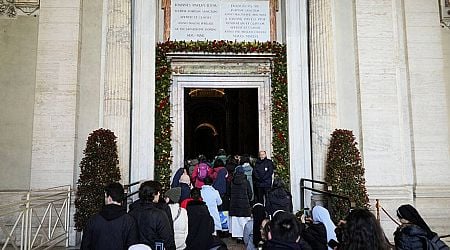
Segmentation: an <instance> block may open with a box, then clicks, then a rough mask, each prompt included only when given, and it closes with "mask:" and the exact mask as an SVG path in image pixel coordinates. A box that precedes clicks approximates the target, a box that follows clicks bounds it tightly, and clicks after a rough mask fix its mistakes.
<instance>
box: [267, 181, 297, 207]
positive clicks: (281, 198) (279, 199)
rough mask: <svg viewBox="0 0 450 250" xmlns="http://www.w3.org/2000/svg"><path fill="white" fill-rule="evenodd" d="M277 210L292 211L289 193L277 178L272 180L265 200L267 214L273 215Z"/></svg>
mask: <svg viewBox="0 0 450 250" xmlns="http://www.w3.org/2000/svg"><path fill="white" fill-rule="evenodd" d="M277 210H283V211H286V212H292V199H291V194H290V193H289V192H288V191H286V190H285V189H284V184H283V182H282V181H281V180H279V179H275V180H274V181H273V187H272V189H271V190H270V191H269V193H268V194H267V200H266V211H267V213H268V214H269V215H273V213H275V212H276V211H277Z"/></svg>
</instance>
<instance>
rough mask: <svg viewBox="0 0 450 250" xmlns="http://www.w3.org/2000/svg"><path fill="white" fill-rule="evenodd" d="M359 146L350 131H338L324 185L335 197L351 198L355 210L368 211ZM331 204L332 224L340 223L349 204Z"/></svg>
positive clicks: (334, 202)
mask: <svg viewBox="0 0 450 250" xmlns="http://www.w3.org/2000/svg"><path fill="white" fill-rule="evenodd" d="M357 144H358V143H357V142H356V141H355V136H354V135H353V132H352V131H350V130H344V129H336V130H335V131H334V132H333V133H332V134H331V139H330V145H329V149H328V155H327V161H326V176H325V181H326V182H327V183H328V185H329V186H331V188H332V192H333V193H334V194H337V195H341V196H346V197H349V198H350V200H351V203H352V206H354V207H359V208H368V207H369V197H368V195H367V190H366V186H365V182H366V181H365V178H364V167H363V165H362V161H361V154H360V152H359V149H358V148H357ZM330 203H331V204H328V207H329V209H330V212H331V216H332V219H333V221H334V222H335V223H337V222H338V221H339V220H341V219H344V218H345V216H346V215H347V214H348V212H349V210H348V209H349V207H348V204H346V202H345V201H343V200H341V199H338V198H331V199H330Z"/></svg>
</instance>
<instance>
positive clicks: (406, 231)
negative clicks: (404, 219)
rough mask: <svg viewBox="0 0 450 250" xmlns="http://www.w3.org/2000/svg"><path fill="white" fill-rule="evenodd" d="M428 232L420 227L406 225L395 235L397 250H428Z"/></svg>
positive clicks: (398, 229)
mask: <svg viewBox="0 0 450 250" xmlns="http://www.w3.org/2000/svg"><path fill="white" fill-rule="evenodd" d="M426 239H427V232H426V231H425V230H423V229H422V228H420V227H419V226H416V225H413V224H405V225H402V226H400V227H398V228H397V230H396V231H395V233H394V241H395V248H396V249H398V250H412V249H415V250H416V249H425V250H426V249H427V245H426Z"/></svg>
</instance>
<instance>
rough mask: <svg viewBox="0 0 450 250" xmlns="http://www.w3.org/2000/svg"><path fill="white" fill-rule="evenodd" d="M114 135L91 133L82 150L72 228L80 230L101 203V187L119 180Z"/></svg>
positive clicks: (99, 130) (110, 132)
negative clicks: (73, 225) (73, 226)
mask: <svg viewBox="0 0 450 250" xmlns="http://www.w3.org/2000/svg"><path fill="white" fill-rule="evenodd" d="M116 138H117V137H116V136H115V135H114V133H113V132H112V131H111V130H108V129H103V128H100V129H97V130H95V131H93V132H92V133H91V134H90V135H89V137H88V139H87V143H86V148H85V150H84V151H83V153H84V157H83V159H82V160H81V163H80V169H81V173H80V177H79V179H78V182H77V192H76V198H75V208H76V212H75V228H76V230H77V231H82V230H83V229H84V227H85V225H86V222H87V220H88V219H89V217H91V216H92V215H94V214H96V213H97V212H99V211H100V210H101V208H102V206H103V204H104V200H105V194H104V187H105V186H106V185H108V184H110V183H113V182H118V181H119V180H120V169H119V167H118V164H119V156H118V154H117V144H116Z"/></svg>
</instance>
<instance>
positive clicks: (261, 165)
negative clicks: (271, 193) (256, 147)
mask: <svg viewBox="0 0 450 250" xmlns="http://www.w3.org/2000/svg"><path fill="white" fill-rule="evenodd" d="M273 169H274V167H273V162H272V160H269V159H267V158H265V159H264V160H261V159H258V160H256V164H255V168H254V169H253V178H254V181H255V186H256V187H258V188H270V187H272V175H273Z"/></svg>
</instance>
